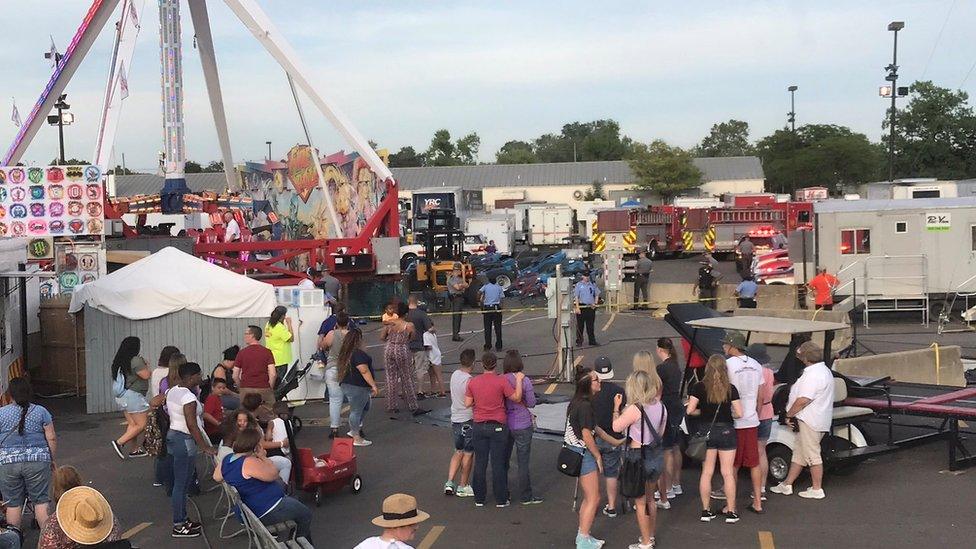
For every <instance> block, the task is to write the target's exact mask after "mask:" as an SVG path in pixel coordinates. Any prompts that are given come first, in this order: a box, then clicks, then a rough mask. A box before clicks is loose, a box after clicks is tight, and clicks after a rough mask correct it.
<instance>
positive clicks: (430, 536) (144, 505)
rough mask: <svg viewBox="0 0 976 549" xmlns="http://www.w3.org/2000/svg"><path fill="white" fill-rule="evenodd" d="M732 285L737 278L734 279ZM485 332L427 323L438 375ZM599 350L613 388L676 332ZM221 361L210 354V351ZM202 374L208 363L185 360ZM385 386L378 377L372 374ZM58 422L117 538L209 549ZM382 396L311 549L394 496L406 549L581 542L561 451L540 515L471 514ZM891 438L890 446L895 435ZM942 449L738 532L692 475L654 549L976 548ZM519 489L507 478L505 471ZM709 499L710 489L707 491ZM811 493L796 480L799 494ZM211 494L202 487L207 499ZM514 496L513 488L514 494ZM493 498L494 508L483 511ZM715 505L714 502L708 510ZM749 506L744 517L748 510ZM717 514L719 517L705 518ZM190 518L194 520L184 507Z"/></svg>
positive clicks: (356, 527) (540, 482)
mask: <svg viewBox="0 0 976 549" xmlns="http://www.w3.org/2000/svg"><path fill="white" fill-rule="evenodd" d="M694 265H695V264H694V262H693V261H689V260H682V261H674V262H667V261H664V262H658V264H657V266H656V273H657V274H658V275H659V276H660V275H661V271H662V270H663V269H671V270H673V271H674V272H675V273H684V272H685V271H687V272H690V273H691V274H692V275H693V273H694V269H695V268H696V267H695V266H694ZM731 272H734V270H732V271H731ZM880 318H881V317H879V319H878V320H877V321H872V327H871V328H870V329H864V330H861V331H860V333H859V335H860V336H861V338H862V341H864V342H865V343H866V344H867V345H869V346H870V347H871V348H872V350H874V351H876V352H885V351H893V350H901V349H904V348H920V347H927V346H928V345H929V344H930V343H931V342H933V341H938V342H939V343H940V344H942V345H947V344H958V345H962V346H964V347H966V348H968V349H970V351H969V352H966V351H965V350H964V354H970V355H972V354H976V349H973V347H974V338H973V334H972V333H954V334H945V335H943V336H937V335H936V334H935V325H934V324H932V325H930V326H929V327H927V328H926V327H922V326H921V325H919V323H918V321H917V318H910V317H909V318H904V319H900V320H899V321H898V322H896V323H888V324H885V323H882V322H881V321H880ZM481 325H482V323H481V319H480V317H479V315H477V314H476V313H474V312H468V313H466V314H465V315H464V319H463V323H462V335H463V337H465V341H464V342H462V343H460V344H458V343H453V342H451V341H450V317H449V316H437V317H435V326H436V328H437V331H438V334H439V340H440V343H441V349H442V351H443V353H444V357H445V358H444V362H445V365H444V376H445V380H447V379H448V377H449V375H450V372H451V371H453V370H454V368H455V364H456V362H457V357H458V354H459V351H460V349H461V348H464V347H471V348H474V349H476V350H477V351H478V352H479V353H480V349H481V346H482V344H483V340H482V334H481V331H480V330H481ZM596 327H597V338H598V340H599V341H600V342H601V343H602V346H600V347H583V348H581V349H577V350H576V351H575V353H576V354H575V356H576V357H577V359H578V360H579V362H580V363H581V364H582V365H588V364H592V361H593V360H594V359H595V358H596V357H597V356H599V355H601V354H602V355H606V356H608V357H609V358H610V359H611V361H612V362H613V364H614V365H615V370H616V377H617V378H619V379H621V380H622V379H623V378H625V377H626V375H627V374H628V373H629V372H630V370H631V369H630V358H631V357H632V355H633V353H634V352H635V351H637V350H640V349H651V348H652V347H653V341H654V339H656V338H657V337H661V336H674V335H675V334H674V333H673V331H672V330H671V329H670V328H669V327H668V326H667V325H666V324H665V323H664V322H663V321H661V320H657V319H655V318H653V317H652V315H651V314H650V313H649V312H645V311H642V312H637V313H631V312H621V313H618V314H617V315H608V314H605V313H603V312H600V313H599V314H598V315H597V322H596ZM364 328H365V331H366V332H367V342H368V345H370V348H369V349H368V351H369V352H370V354H371V355H372V356H373V358H374V363H375V364H376V365H377V366H378V367H379V368H380V369H382V346H381V342H379V340H378V334H377V331H378V328H379V324H378V323H370V324H368V325H366V326H365V327H364ZM552 329H553V324H552V321H551V320H549V319H546V318H545V312H544V311H524V312H512V313H506V318H505V327H504V338H505V348H517V349H519V350H520V351H521V352H522V353H523V354H524V355H526V359H525V363H526V370H527V373H528V374H529V375H531V376H533V377H536V378H543V377H545V376H546V374H547V373H548V372H549V371H550V369H551V367H552V365H553V359H554V351H555V342H554V340H553V337H552ZM215 356H216V351H215ZM191 358H195V360H197V361H201V362H205V363H206V362H208V360H209V361H212V360H214V359H215V358H214V357H199V358H197V357H191ZM378 378H379V379H380V380H381V386H382V385H384V383H382V380H383V379H384V373H383V372H382V371H381V372H379V373H378ZM536 392H537V393H540V394H545V393H550V394H557V395H566V394H569V392H570V388H569V386H568V385H566V384H552V383H549V382H540V383H539V384H538V385H537V386H536ZM43 404H45V405H46V406H48V407H49V408H50V409H51V410H52V413H53V414H54V417H55V426H56V428H57V431H58V435H59V451H58V462H59V464H70V465H74V466H76V467H78V468H79V470H80V471H81V472H82V474H83V476H84V477H85V478H86V480H88V481H89V482H90V483H91V484H92V485H93V486H94V487H96V488H98V489H99V490H101V491H102V492H103V493H104V495H105V496H106V498H107V499H108V500H109V502H110V503H111V504H112V507H113V509H114V511H115V513H116V516H117V517H118V519H119V521H120V523H121V525H122V529H123V531H129V533H130V535H131V539H132V541H133V543H134V544H135V545H137V546H139V547H194V548H196V547H206V546H207V542H206V541H205V540H204V539H203V538H197V539H192V540H174V539H172V538H171V537H170V536H169V531H170V528H171V511H170V506H169V500H168V498H166V496H165V493H164V492H163V489H162V488H154V487H152V460H151V459H136V460H127V461H120V460H119V459H118V457H117V456H116V455H115V454H114V452H113V451H112V449H111V446H110V444H109V441H110V440H111V439H112V438H113V437H115V436H117V435H118V434H119V433H121V432H122V430H123V427H122V418H121V414H102V415H85V414H84V412H83V411H84V403H83V402H82V401H81V400H80V399H69V400H56V401H44V402H43ZM421 404H422V405H423V406H425V407H428V408H432V409H442V408H444V407H447V406H449V401H448V399H434V400H430V399H428V400H425V401H422V403H421ZM384 409H385V402H384V400H383V397H382V396H381V397H379V398H378V399H375V400H374V401H373V403H372V408H371V410H370V412H369V414H368V415H367V418H366V428H367V432H368V434H369V437H370V438H371V439H372V440H373V441H374V444H373V445H372V446H370V447H368V448H362V449H357V454H358V467H359V474H360V475H361V476H362V478H363V489H362V491H361V492H360V493H358V494H353V493H352V492H351V490H349V489H348V488H346V489H344V490H341V491H339V492H337V493H334V494H330V495H327V496H326V498H325V501H324V502H323V504H322V506H321V507H319V508H315V507H314V503H312V501H311V497H310V495H309V494H301V493H300V494H299V495H298V497H300V498H302V499H303V500H304V501H307V502H308V503H309V505H310V506H312V508H313V513H314V517H315V519H314V523H313V527H312V530H313V537H314V541H315V543H316V547H319V548H333V547H335V548H350V547H353V546H354V545H356V544H357V543H358V542H359V541H361V540H362V539H364V538H366V537H368V536H371V535H376V533H377V532H378V529H377V528H375V527H374V526H372V525H371V524H370V520H371V519H372V518H373V517H375V516H376V515H377V514H379V510H380V505H381V502H382V500H383V498H384V497H386V496H387V495H389V494H392V493H395V492H407V493H410V494H413V495H415V496H416V497H417V498H418V500H419V503H420V507H421V508H422V509H423V510H425V511H427V512H429V513H430V514H431V519H430V520H429V521H427V522H425V523H424V524H422V525H421V527H420V529H419V531H418V535H417V538H416V539H415V540H413V542H412V543H411V545H414V546H415V547H420V548H423V549H430V548H438V549H439V548H453V547H491V548H493V547H572V546H573V542H574V536H575V533H576V515H575V514H574V512H573V511H572V509H571V506H572V503H573V488H574V481H573V479H570V478H569V477H565V476H563V475H561V474H559V473H558V472H557V471H556V469H555V461H556V455H557V454H558V450H559V443H558V442H554V441H550V440H543V439H537V440H535V441H534V443H533V450H532V480H533V487H534V490H535V491H536V492H537V493H538V495H541V496H542V497H543V498H545V502H544V503H542V504H541V505H536V506H531V507H523V506H521V505H518V504H515V505H513V506H511V507H509V508H505V509H496V508H494V507H493V506H491V505H488V506H486V507H484V508H475V506H474V503H473V501H472V500H471V499H470V498H467V499H459V498H454V497H447V496H444V495H443V493H442V488H443V483H444V480H445V477H446V469H447V464H448V460H449V458H450V455H451V452H452V447H451V436H450V432H449V430H448V429H447V428H445V427H440V426H436V425H432V424H431V423H430V422H427V421H425V420H423V419H421V420H420V421H416V420H414V419H413V418H412V417H409V416H408V415H407V414H405V413H404V414H401V417H399V418H397V419H391V418H390V417H388V416H387V414H386V413H385V412H384ZM296 414H297V415H299V416H300V417H301V418H302V419H303V421H304V424H305V427H304V429H303V430H302V431H301V432H300V433H299V435H298V445H299V446H304V447H311V448H312V449H313V450H314V451H315V452H316V453H321V452H325V451H327V449H328V446H329V441H328V439H327V433H328V419H327V416H328V409H327V406H326V405H324V404H323V403H321V402H317V403H310V404H307V405H305V406H302V407H299V408H297V409H296ZM896 434H898V433H896ZM947 469H948V468H947V464H946V448H945V444H944V443H941V442H940V443H931V444H928V445H925V446H920V447H916V448H911V449H905V450H901V451H898V452H895V453H892V454H886V455H883V456H880V457H876V458H873V459H871V460H869V461H867V462H865V463H863V464H861V465H860V466H859V467H858V468H857V469H855V470H854V471H852V472H850V473H849V474H846V475H843V476H840V475H831V474H828V476H827V478H826V480H825V490H826V492H827V498H826V499H825V500H822V501H808V500H803V499H801V498H799V497H796V496H793V497H785V496H779V495H775V494H770V496H769V501H768V502H766V509H767V512H766V514H764V515H762V516H756V515H753V514H751V513H748V512H741V513H740V515H741V516H742V520H741V521H740V522H739V523H738V524H734V525H729V524H724V523H721V522H718V521H714V522H712V523H707V524H703V523H700V522H699V521H698V520H697V519H698V514H699V512H700V504H699V502H698V499H697V495H696V494H697V484H698V476H699V475H698V469H697V468H696V467H694V466H692V467H688V468H686V469H685V471H684V478H683V479H682V485H683V486H684V490H685V495H683V496H680V497H678V498H677V499H676V500H675V501H674V502H673V507H672V509H671V510H669V511H659V513H658V529H657V543H658V547H703V546H708V547H732V548H738V547H743V548H746V547H749V548H754V547H759V548H762V549H770V548H775V547H778V548H791V547H797V548H799V547H803V548H810V547H889V548H891V547H895V548H898V547H912V548H917V547H932V546H935V545H941V546H945V547H972V546H973V545H972V544H973V542H972V540H973V539H974V538H976V520H974V518H973V502H974V501H976V497H974V495H973V494H976V470H972V469H970V470H962V471H955V472H950V471H948V470H947ZM513 482H514V472H513ZM715 482H716V484H715V487H716V488H717V487H718V486H719V484H718V482H719V481H718V479H716V481H715ZM807 482H808V481H807V480H805V479H801V480H800V481H798V485H799V486H800V487H801V488H802V487H805V486H806V483H807ZM209 485H210V483H206V482H205V486H209ZM510 486H511V487H512V488H515V485H514V483H513V484H511V485H510ZM748 491H749V490H748V481H747V479H746V477H745V476H742V477H740V479H739V492H740V493H743V494H744V493H747V492H748ZM216 494H217V492H210V493H205V494H203V495H201V496H198V497H196V498H194V500H193V501H194V502H195V503H196V504H197V505H198V507H199V508H200V510H201V511H202V512H203V522H204V523H205V525H206V526H205V532H206V533H207V538H208V540H209V546H210V547H232V548H234V547H241V548H243V547H246V546H247V541H246V540H245V539H242V538H240V537H238V538H235V539H232V540H220V539H218V536H217V527H218V525H217V523H216V522H215V521H214V520H213V518H212V512H213V507H214V503H215V502H216ZM491 501H492V500H491V498H490V497H489V502H491ZM713 503H714V504H715V505H716V506H717V505H719V503H718V502H713ZM745 505H746V502H745V501H740V504H739V508H740V510H742V511H744V507H745ZM713 508H716V509H717V507H713ZM190 514H191V517H194V518H195V517H196V515H195V511H194V509H193V507H192V506H191V509H190ZM593 533H594V535H596V536H597V537H599V538H602V539H606V540H607V544H606V547H626V546H627V545H628V544H630V543H634V542H635V541H636V538H637V536H638V531H637V525H636V523H635V520H634V517H633V515H632V514H627V515H621V516H619V517H617V518H615V519H609V518H607V517H604V516H603V515H598V516H597V518H596V522H595V525H594V529H593ZM36 536H37V532H36V530H31V531H29V532H28V541H27V545H26V546H31V544H32V543H34V541H35V540H36Z"/></svg>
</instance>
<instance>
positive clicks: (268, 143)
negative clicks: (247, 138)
mask: <svg viewBox="0 0 976 549" xmlns="http://www.w3.org/2000/svg"><path fill="white" fill-rule="evenodd" d="M264 143H265V144H266V145H267V146H268V162H271V142H270V141H265V142H264Z"/></svg>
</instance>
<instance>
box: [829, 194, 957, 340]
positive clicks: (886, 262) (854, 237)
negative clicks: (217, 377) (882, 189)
mask: <svg viewBox="0 0 976 549" xmlns="http://www.w3.org/2000/svg"><path fill="white" fill-rule="evenodd" d="M814 213H815V227H816V233H815V236H816V243H815V247H816V257H815V260H816V262H817V264H818V265H820V266H822V267H824V268H826V269H827V271H828V272H829V273H833V274H835V275H836V276H837V277H838V278H839V279H840V281H841V287H840V289H839V291H838V293H839V294H841V295H854V294H856V295H857V297H858V299H859V300H863V301H865V302H866V304H867V309H868V311H869V312H874V311H892V310H911V311H919V312H922V313H923V320H924V321H926V322H927V315H928V310H929V299H930V298H939V297H942V296H949V295H952V294H956V293H970V292H976V198H915V199H906V200H825V201H822V202H816V203H814ZM855 285H856V292H855V291H854V287H855Z"/></svg>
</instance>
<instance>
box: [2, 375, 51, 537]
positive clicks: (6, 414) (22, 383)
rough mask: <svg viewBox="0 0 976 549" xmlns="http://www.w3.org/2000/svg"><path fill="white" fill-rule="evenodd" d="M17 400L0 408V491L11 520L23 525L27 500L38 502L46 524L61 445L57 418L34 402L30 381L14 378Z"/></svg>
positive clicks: (39, 514) (36, 506)
mask: <svg viewBox="0 0 976 549" xmlns="http://www.w3.org/2000/svg"><path fill="white" fill-rule="evenodd" d="M10 396H11V397H12V398H13V399H14V404H8V405H6V406H4V407H2V408H0V432H2V433H4V434H3V438H2V439H0V492H3V498H4V499H5V500H6V501H7V524H9V525H10V527H11V528H17V529H19V528H20V521H21V518H22V516H23V511H24V502H25V501H26V499H28V498H29V499H30V500H31V501H32V502H33V503H34V518H35V519H37V524H38V525H39V526H40V527H41V529H43V528H44V524H45V523H46V522H47V517H48V513H49V509H48V507H49V505H48V504H49V502H50V501H51V496H50V495H49V492H50V490H51V463H52V462H53V461H54V452H55V449H56V448H57V436H56V435H55V433H54V420H53V419H52V418H51V413H50V412H48V411H47V409H46V408H44V407H43V406H38V405H37V404H31V402H30V401H31V397H32V396H33V391H31V386H30V383H28V382H27V380H26V379H24V378H22V377H18V378H15V379H12V380H10Z"/></svg>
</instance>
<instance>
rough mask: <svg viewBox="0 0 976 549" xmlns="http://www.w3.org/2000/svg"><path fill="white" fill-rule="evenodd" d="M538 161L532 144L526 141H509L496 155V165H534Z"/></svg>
mask: <svg viewBox="0 0 976 549" xmlns="http://www.w3.org/2000/svg"><path fill="white" fill-rule="evenodd" d="M538 161H539V159H538V158H536V156H535V151H534V150H533V149H532V144H531V143H526V142H525V141H509V142H508V143H505V144H504V145H502V148H501V149H499V150H498V152H497V153H495V163H496V164H533V163H535V162H538Z"/></svg>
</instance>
